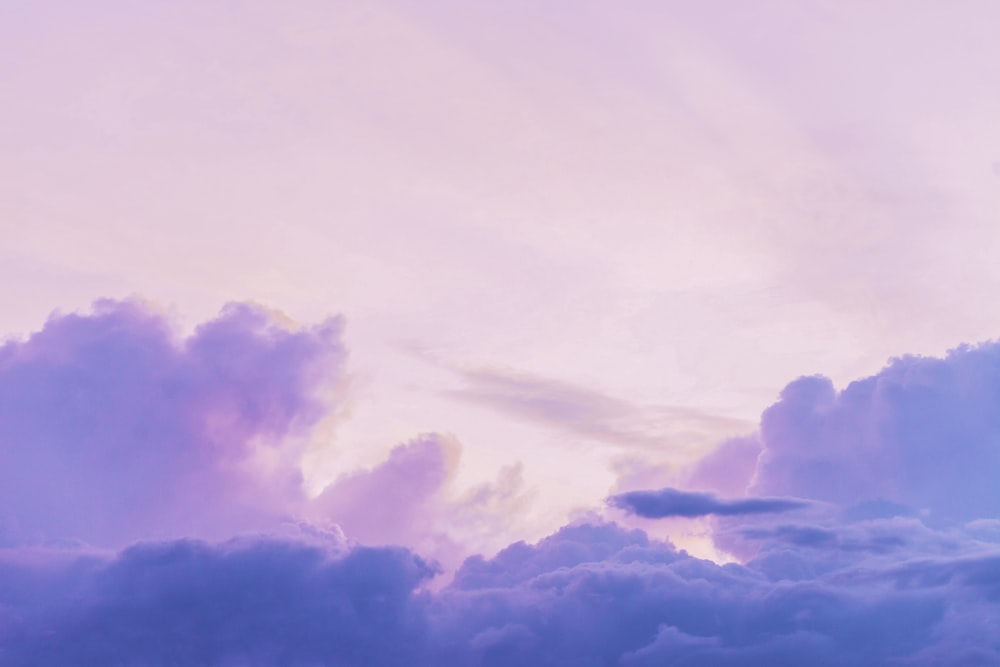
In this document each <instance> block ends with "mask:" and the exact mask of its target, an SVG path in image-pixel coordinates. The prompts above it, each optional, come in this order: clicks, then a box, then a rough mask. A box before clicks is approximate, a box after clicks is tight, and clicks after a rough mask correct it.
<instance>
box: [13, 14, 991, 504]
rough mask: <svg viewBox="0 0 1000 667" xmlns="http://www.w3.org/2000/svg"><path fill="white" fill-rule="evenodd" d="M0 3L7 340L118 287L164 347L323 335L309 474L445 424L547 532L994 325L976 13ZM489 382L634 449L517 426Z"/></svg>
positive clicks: (986, 62)
mask: <svg viewBox="0 0 1000 667" xmlns="http://www.w3.org/2000/svg"><path fill="white" fill-rule="evenodd" d="M0 11H2V13H3V19H2V20H0V49H2V53H0V68H2V69H0V76H2V79H3V81H4V89H5V93H4V99H5V102H4V104H3V105H2V108H0V145H2V146H3V159H2V162H0V188H2V196H0V207H2V209H0V224H2V238H3V244H2V250H0V252H2V255H0V281H2V282H3V284H4V285H5V288H4V290H3V291H2V293H0V311H2V312H3V313H4V318H3V329H4V331H5V332H7V333H8V334H15V335H16V334H24V333H27V332H29V331H32V330H35V329H37V328H38V327H39V326H40V325H41V323H42V322H43V321H44V320H45V318H46V317H47V316H48V315H49V313H50V312H51V311H52V310H53V309H58V310H60V311H75V310H81V309H86V308H87V307H88V306H89V303H90V302H91V301H92V300H94V299H95V298H97V297H127V296H134V295H139V296H141V297H142V298H145V299H148V300H150V301H152V302H154V303H156V304H158V305H159V306H160V307H163V308H166V309H168V310H169V311H170V312H171V313H172V314H173V316H174V317H175V319H176V320H178V321H179V322H180V323H182V325H183V324H184V323H187V326H192V325H193V324H194V323H196V322H199V321H202V320H204V319H207V318H209V317H211V316H213V315H214V314H215V313H216V312H218V309H219V308H220V306H221V305H222V304H223V303H225V302H227V301H230V300H240V301H244V300H253V301H257V302H260V303H263V304H266V305H268V306H269V307H273V308H277V309H280V310H281V311H282V312H284V313H286V314H287V315H288V316H290V317H291V318H293V319H294V320H296V321H299V322H303V323H309V322H315V321H318V320H320V319H323V318H325V317H326V316H328V315H330V314H333V313H342V314H344V315H345V316H346V317H347V320H348V326H347V329H346V334H345V335H346V340H347V343H348V346H349V348H350V350H351V368H352V373H353V376H354V379H355V393H354V395H353V398H352V408H351V412H350V415H349V416H346V417H344V419H343V420H342V423H341V424H340V425H339V427H338V428H337V431H336V435H335V436H333V435H331V442H330V445H331V446H334V447H336V450H335V451H334V450H333V449H331V450H330V451H329V452H328V453H327V454H326V459H331V457H332V458H333V459H336V460H327V461H326V463H324V465H331V466H337V465H340V464H343V465H356V464H359V463H369V464H370V463H373V462H374V461H376V460H378V459H380V458H382V457H383V456H384V454H385V452H386V451H387V450H388V448H389V447H391V446H392V444H393V443H396V442H399V441H402V440H405V439H407V438H409V437H412V436H413V435H415V434H417V433H420V432H424V431H445V432H449V433H452V434H454V435H455V436H456V437H458V438H459V439H461V441H462V442H463V443H465V445H466V452H465V457H464V459H463V461H464V462H463V467H462V474H463V475H465V476H468V478H469V479H470V480H472V479H480V478H485V477H488V476H490V475H492V470H493V469H495V468H496V467H498V466H500V465H505V464H509V463H512V462H513V461H514V460H520V461H522V462H523V463H524V465H525V475H526V477H527V479H529V480H542V479H543V478H544V479H545V480H546V482H551V481H558V482H559V483H560V485H561V487H560V488H562V491H561V492H560V498H555V497H553V498H551V499H549V500H550V501H551V502H552V503H556V504H560V503H561V504H562V505H563V507H562V508H561V510H560V511H562V510H565V509H566V507H567V506H568V505H569V504H572V503H573V502H576V501H578V500H581V499H583V498H585V497H589V496H590V495H592V494H593V492H594V489H595V488H602V487H607V486H608V485H609V484H610V483H611V482H612V481H613V476H612V474H611V473H609V472H608V471H609V469H610V467H613V463H614V461H616V460H618V459H620V458H622V457H625V458H631V457H635V456H640V455H641V456H654V455H655V456H657V457H660V458H662V459H667V460H677V459H687V458H690V456H691V454H692V453H696V452H700V451H703V450H704V448H705V447H706V446H707V445H710V444H712V443H713V442H715V441H716V440H718V439H719V437H720V436H728V435H736V434H740V433H743V432H745V431H747V430H752V428H753V423H754V421H755V420H756V417H757V416H758V415H759V413H760V411H761V410H762V409H763V408H764V407H766V406H767V405H768V404H769V403H770V402H771V401H772V400H773V399H774V397H775V396H776V394H777V391H778V390H779V389H780V388H781V386H783V384H784V383H785V382H786V381H787V380H788V379H789V378H792V377H795V376H797V375H801V374H807V373H814V372H822V373H824V374H826V375H828V376H830V377H832V378H833V379H834V380H835V382H836V383H837V384H839V385H843V384H846V382H847V381H849V380H850V379H852V378H855V377H857V376H859V375H863V374H867V373H872V372H874V371H876V370H878V368H880V367H881V365H882V364H883V363H884V362H885V361H886V360H887V359H888V358H889V357H890V356H893V355H897V354H900V353H904V352H912V353H941V352H943V351H944V350H946V349H948V348H950V347H952V346H954V345H956V344H957V343H959V342H961V341H976V340H982V339H987V338H992V337H994V336H995V335H996V333H997V331H998V330H1000V314H998V313H996V312H994V310H993V309H990V308H984V307H983V304H986V303H990V301H991V300H992V296H993V295H995V294H996V291H997V287H998V283H1000V268H998V266H1000V265H998V264H997V262H996V261H995V257H997V255H998V251H1000V246H998V239H1000V224H998V218H997V215H998V212H1000V126H998V124H997V123H996V121H995V119H996V118H998V117H1000V86H996V85H988V83H987V82H990V81H1000V65H998V63H1000V46H997V40H995V39H993V37H994V28H993V25H992V22H991V21H989V20H985V18H984V17H985V16H988V15H993V14H995V6H994V5H993V3H990V2H981V3H976V2H962V3H957V4H954V5H952V4H950V3H949V4H944V3H912V2H905V3H903V2H880V3H844V2H808V3H801V2H766V3H736V2H705V3H691V2H635V3H629V4H628V5H627V6H624V7H623V6H620V5H612V4H609V3H600V2H585V3H572V4H567V3H557V2H551V3H534V2H505V3H458V2H442V1H438V0H430V1H428V2H420V3H412V2H391V1H390V2H379V3H354V2H310V1H302V2H295V3H270V2H239V3H233V2H201V1H199V2H183V1H182V2H171V3H133V2H112V1H102V2H98V3H72V2H16V1H15V2H5V3H3V5H2V8H0ZM480 372H484V373H488V374H494V375H493V376H489V377H487V376H482V375H471V376H469V375H468V374H469V373H473V374H475V373H480ZM501 376H503V377H501ZM508 376H513V377H516V378H521V379H526V378H527V379H532V380H537V381H538V382H540V383H542V384H541V386H542V389H540V391H542V392H543V393H544V392H545V391H547V390H548V389H553V390H558V389H559V388H560V387H561V386H562V385H564V386H562V388H564V389H567V390H571V389H572V388H573V387H574V386H576V387H579V388H581V389H586V390H587V391H590V392H594V394H595V398H596V397H598V396H600V397H606V398H608V399H609V400H613V401H616V402H618V403H616V405H618V406H619V407H620V409H621V410H623V411H625V412H622V413H621V416H623V418H624V415H625V413H626V412H627V413H629V418H630V420H631V424H630V425H629V427H628V428H629V429H630V430H632V431H636V432H638V433H639V434H640V435H641V436H642V437H641V438H638V439H634V440H633V441H632V442H629V441H628V440H629V438H624V439H623V438H616V437H614V436H615V435H616V434H615V433H610V432H607V433H603V434H602V433H601V432H599V429H596V430H592V431H590V432H589V433H588V432H583V431H581V430H573V429H572V428H570V429H567V428H565V426H566V423H565V421H566V420H565V419H564V417H565V415H562V414H559V410H558V408H556V409H554V410H553V411H552V412H553V414H546V410H545V409H544V408H539V409H538V410H536V411H535V413H534V414H530V415H529V414H520V415H518V414H517V411H516V410H513V409H511V408H512V400H505V396H506V398H508V399H510V398H511V396H513V394H511V392H514V393H515V394H516V393H518V392H523V391H527V390H526V389H523V390H522V389H516V388H515V389H510V388H509V387H508V388H507V389H504V388H503V387H500V388H499V389H497V387H496V386H494V385H493V384H489V382H490V378H492V379H493V380H497V381H501V380H503V379H505V378H506V379H509V377H508ZM484 378H486V379H484ZM477 383H478V384H477ZM483 383H486V384H483ZM547 383H548V384H547ZM552 383H561V385H560V384H552ZM494 384H495V383H494ZM487 385H489V386H487ZM504 392H507V393H506V394H504ZM463 398H466V399H472V400H462V399H463ZM554 400H559V399H558V397H557V398H556V399H554ZM640 413H641V415H642V419H638V418H637V417H638V416H639V415H640ZM678 414H684V415H686V418H685V419H682V420H678V419H676V418H674V419H672V418H671V417H676V415H678ZM609 418H610V417H609ZM609 428H610V427H609ZM654 441H660V442H663V443H664V444H665V445H666V446H665V447H661V448H657V450H658V451H657V452H656V453H655V454H651V453H650V452H649V451H648V450H649V448H645V449H644V450H643V451H642V452H641V454H640V453H639V452H638V451H637V450H638V449H642V448H641V447H638V446H637V443H641V442H654ZM570 452H573V453H574V454H573V455H574V456H577V457H580V458H581V459H582V460H581V461H580V464H579V466H578V467H575V469H573V470H572V471H570V470H567V469H565V467H563V466H557V465H554V464H553V463H554V462H555V461H558V460H560V459H561V458H563V457H565V456H567V455H569V454H570ZM337 461H340V464H338V463H337ZM316 465H317V466H319V465H320V464H319V463H317V464H316ZM317 470H320V468H317ZM317 474H318V475H319V479H320V481H322V480H323V479H325V476H324V474H323V473H319V472H317Z"/></svg>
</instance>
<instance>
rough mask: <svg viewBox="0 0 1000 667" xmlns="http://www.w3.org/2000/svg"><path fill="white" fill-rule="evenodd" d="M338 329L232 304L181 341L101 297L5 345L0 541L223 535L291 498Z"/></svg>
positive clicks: (325, 388)
mask: <svg viewBox="0 0 1000 667" xmlns="http://www.w3.org/2000/svg"><path fill="white" fill-rule="evenodd" d="M341 327H342V323H341V321H340V320H339V319H333V320H330V321H328V322H325V323H323V324H321V325H320V326H318V327H315V328H313V329H308V330H302V331H293V330H289V329H287V328H285V327H284V326H281V325H279V324H278V323H277V322H276V321H275V320H274V319H273V318H272V317H271V316H270V315H269V314H268V313H267V312H265V311H264V310H262V309H260V308H256V307H253V306H247V305H233V306H230V307H228V308H227V309H226V310H225V311H224V312H223V313H222V314H221V315H220V316H219V317H218V318H217V319H215V320H212V321H211V322H208V323H206V324H203V325H202V326H200V327H198V329H197V330H196V331H195V332H194V334H193V335H192V336H191V337H190V338H187V339H183V340H181V339H178V338H177V337H176V336H175V335H174V333H173V332H172V331H171V330H170V328H169V326H168V324H167V322H166V321H165V320H164V319H163V318H162V317H160V316H158V315H157V314H155V313H152V312H150V311H149V310H148V309H147V308H145V307H144V306H142V305H141V304H139V303H134V302H125V303H116V302H102V303H99V304H98V305H97V306H96V309H95V312H94V313H93V314H92V315H87V316H82V315H64V316H57V317H53V318H52V319H51V320H50V321H49V322H48V323H47V324H46V326H45V328H44V329H43V330H41V331H40V332H38V333H36V334H35V335H33V336H31V337H30V338H29V339H27V340H25V341H23V342H18V341H15V342H9V343H7V344H6V345H4V346H3V347H2V348H0V516H2V522H0V530H2V531H3V532H2V533H0V540H2V541H5V542H7V543H16V542H28V543H37V542H42V541H45V540H52V539H79V540H84V541H86V542H89V543H94V544H98V545H105V546H114V545H123V544H125V543H128V542H129V541H131V540H134V539H137V538H144V537H165V536H177V537H180V536H185V535H201V536H209V537H219V536H225V535H229V534H232V532H233V531H235V530H241V529H242V530H246V529H250V528H255V527H257V526H258V524H259V522H260V521H261V516H262V515H264V514H272V513H275V512H278V513H280V512H282V511H286V510H287V509H288V508H287V503H288V502H292V501H294V499H295V498H296V497H297V494H298V493H299V490H298V489H299V472H298V468H297V464H298V452H296V451H294V450H295V446H296V443H297V442H303V441H304V439H305V438H307V437H308V435H309V433H310V430H311V429H312V428H313V427H315V426H316V424H317V423H318V422H319V420H320V419H321V418H322V417H323V416H324V415H326V414H327V413H328V411H329V410H330V409H331V407H332V406H331V405H330V396H329V394H328V392H329V391H330V390H331V389H332V387H333V385H335V384H336V383H337V382H338V380H339V378H340V375H341V371H342V367H343V364H344V360H345V351H344V348H343V346H342V344H341V342H340V331H341ZM283 506H284V507H283Z"/></svg>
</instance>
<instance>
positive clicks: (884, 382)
mask: <svg viewBox="0 0 1000 667" xmlns="http://www.w3.org/2000/svg"><path fill="white" fill-rule="evenodd" d="M761 440H762V443H763V453H762V455H761V457H760V461H759V463H758V467H757V477H756V481H755V483H754V485H753V487H752V489H751V490H752V491H753V493H755V494H774V495H792V496H798V497H805V498H815V499H819V500H826V501H830V502H834V503H840V504H853V503H857V502H861V501H873V500H887V501H892V502H894V503H900V504H903V505H908V506H911V507H913V508H916V509H918V510H923V511H926V512H929V513H930V514H931V515H932V516H933V517H936V518H941V519H950V520H959V521H967V520H970V519H977V518H996V517H997V516H1000V484H997V480H998V479H1000V344H998V343H990V344H984V345H979V346H975V347H972V346H963V347H960V348H958V349H956V350H953V351H952V352H950V353H949V354H948V356H947V357H946V358H944V359H932V358H924V357H903V358H900V359H896V360H894V361H893V362H892V363H891V364H890V365H889V366H888V367H886V368H885V369H884V370H883V371H882V372H881V373H879V374H878V375H876V376H874V377H870V378H866V379H864V380H859V381H857V382H853V383H851V384H850V385H849V386H848V387H847V388H846V389H844V390H843V391H841V392H837V391H835V390H834V388H833V385H832V383H831V382H830V381H829V380H828V379H826V378H823V377H808V378H801V379H799V380H796V381H795V382H792V383H791V384H789V385H788V386H787V387H786V388H785V390H784V391H783V392H782V394H781V399H780V400H779V401H778V402H777V403H776V404H775V405H773V406H771V407H770V408H769V409H768V410H767V411H765V412H764V415H763V417H762V419H761Z"/></svg>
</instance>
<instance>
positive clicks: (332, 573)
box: [0, 538, 434, 667]
mask: <svg viewBox="0 0 1000 667" xmlns="http://www.w3.org/2000/svg"><path fill="white" fill-rule="evenodd" d="M0 563H2V561H0ZM3 565H6V567H3V566H0V590H2V591H4V592H5V593H6V591H8V590H9V589H10V587H12V586H21V584H19V583H18V579H19V578H21V577H24V576H25V575H30V577H31V580H32V581H33V582H34V583H33V587H35V588H50V589H54V592H52V593H50V594H49V598H48V603H47V604H46V605H45V606H44V607H40V608H39V607H32V606H23V605H16V604H15V606H13V609H11V608H10V606H9V605H10V598H9V596H8V597H6V599H4V602H5V603H6V605H7V609H8V614H9V615H10V617H9V618H8V619H6V620H7V622H6V623H4V624H2V628H3V629H2V630H0V633H2V634H0V658H2V660H0V662H3V664H5V665H11V666H12V667H20V666H22V665H25V666H26V665H44V666H49V665H52V666H55V665H60V664H92V665H109V666H111V665H136V664H144V665H167V664H179V665H213V666H214V665H219V666H222V665H235V664H241V665H259V666H261V667H263V666H264V665H316V664H324V665H357V664H366V665H405V664H411V663H408V660H409V658H410V656H411V655H412V654H413V653H414V652H415V651H414V649H415V648H416V649H418V650H417V651H416V652H417V653H420V652H421V651H420V650H419V648H420V646H421V642H422V637H423V634H424V629H423V627H422V623H423V618H422V617H421V615H420V614H419V613H417V610H416V609H414V600H415V598H414V596H413V592H414V590H415V588H416V587H417V586H418V585H419V584H420V583H421V582H422V581H424V580H426V579H427V578H428V577H429V576H431V575H432V574H433V573H434V569H433V567H432V566H430V565H428V564H427V563H425V562H424V561H422V560H421V559H419V558H417V557H416V556H414V555H413V554H411V553H410V552H408V551H406V550H405V549H401V548H364V547H355V548H353V549H350V550H345V549H343V548H341V545H338V544H317V543H312V544H310V543H304V542H298V541H286V540H275V539H266V538H257V539H240V540H232V541H228V542H224V543H221V544H208V543H204V542H198V541H191V540H180V541H171V542H161V543H145V544H139V545H135V546H132V547H130V548H128V549H126V550H124V551H122V552H121V553H120V554H117V555H115V556H113V557H110V558H80V559H78V560H75V561H71V562H69V563H65V564H63V565H62V567H61V568H48V569H47V570H43V571H39V570H40V568H37V567H32V566H30V565H21V566H13V567H11V566H9V565H7V564H5V563H4V564H3ZM70 574H72V576H69V575H70ZM22 587H23V586H22Z"/></svg>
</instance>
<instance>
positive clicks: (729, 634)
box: [0, 524, 1000, 667]
mask: <svg viewBox="0 0 1000 667" xmlns="http://www.w3.org/2000/svg"><path fill="white" fill-rule="evenodd" d="M785 548H786V549H789V550H792V551H794V550H796V549H798V548H799V547H797V546H795V545H794V544H792V545H786V546H785ZM803 548H812V547H811V546H810V547H803ZM997 553H998V552H996V551H993V552H992V553H983V554H981V555H978V556H962V557H936V558H926V559H915V560H911V561H908V562H907V563H904V564H900V563H898V562H885V561H879V560H872V559H871V558H870V557H869V556H866V555H864V554H858V555H857V557H858V558H863V559H867V560H862V561H858V562H856V563H853V564H851V565H848V566H847V567H843V568H839V569H837V570H835V571H833V572H831V573H828V574H826V575H821V576H815V577H811V578H806V579H801V580H794V579H788V578H784V577H778V578H775V577H773V576H771V575H770V574H769V573H768V572H767V570H766V569H760V568H759V567H758V566H757V564H756V563H753V562H751V563H749V564H748V565H746V566H741V565H735V564H730V565H722V566H720V565H716V564H714V563H711V562H709V561H703V560H698V559H695V558H692V557H690V556H689V555H687V554H685V553H684V552H678V551H676V550H675V549H674V548H673V547H672V546H671V545H670V544H667V543H663V542H657V541H654V540H650V539H649V538H647V537H646V536H645V534H644V533H642V532H641V531H635V530H625V529H622V528H620V527H617V526H615V525H613V524H583V525H575V526H569V527H566V528H563V529H562V530H560V531H558V532H557V533H555V534H553V535H551V536H549V537H548V538H546V539H544V540H542V541H541V542H539V543H538V544H535V545H527V544H523V543H522V544H517V545H512V546H511V547H510V548H508V549H506V550H504V551H502V552H501V553H500V554H498V555H497V556H496V557H495V558H492V559H484V558H481V557H480V558H474V559H470V560H469V561H468V562H467V563H466V565H465V566H464V567H463V568H462V569H461V570H460V571H459V573H458V575H457V576H456V578H455V581H454V583H453V584H452V585H451V586H449V587H446V588H445V589H443V590H441V591H439V592H436V593H435V592H428V591H422V590H421V584H422V583H423V582H426V581H427V579H428V577H430V576H432V575H433V573H434V568H433V566H431V565H428V564H427V563H426V562H424V561H422V560H421V559H419V558H417V557H415V556H414V555H412V554H411V553H410V552H408V551H406V550H404V549H399V548H366V547H352V548H347V547H345V546H344V545H343V544H342V543H340V542H336V541H334V542H331V543H321V542H316V541H313V542H303V541H301V540H288V539H285V540H278V539H274V538H252V539H247V538H244V539H240V540H232V541H229V542H225V543H221V544H214V545H213V544H207V543H202V542H196V541H189V540H182V541H174V542H161V543H147V544H140V545H136V546H134V547H131V548H129V549H126V550H124V551H122V552H121V553H120V554H117V555H114V556H110V557H109V556H94V555H89V556H88V555H84V556H80V557H77V558H66V557H63V558H61V559H59V558H57V559H54V561H53V562H51V563H42V564H39V560H38V559H21V560H17V559H14V558H12V557H11V555H10V554H7V555H3V553H2V552H0V600H2V601H3V607H2V610H3V614H4V623H3V624H2V625H0V628H2V629H0V633H2V634H0V660H2V661H3V664H5V665H12V666H13V667H22V666H26V665H34V666H42V667H48V666H49V665H58V664H66V663H72V664H84V663H85V664H107V665H130V664H149V665H165V664H203V665H231V664H247V665H265V664H282V665H289V666H293V667H294V666H298V665H311V664H328V665H354V664H365V665H372V666H373V667H381V666H395V665H403V664H406V665H436V664H448V665H455V666H457V667H465V666H469V667H471V666H473V665H521V664H533V665H548V664H552V665H563V664H606V665H658V664H678V665H733V666H735V665H746V664H769V665H771V664H773V665H797V664H802V663H803V662H808V663H810V664H813V663H815V664H819V665H831V666H832V665H853V664H915V665H930V664H938V663H936V662H935V660H934V658H933V656H938V657H939V656H941V655H945V654H946V652H947V651H952V652H953V653H952V655H953V656H954V657H955V661H956V662H957V664H974V663H972V662H968V661H970V660H972V659H973V658H981V659H985V660H986V662H987V663H989V662H990V661H991V660H993V659H994V658H996V657H1000V652H998V649H1000V642H998V641H997V639H996V635H995V633H980V634H978V635H977V634H974V633H973V634H970V632H969V628H970V627H971V628H973V629H974V630H978V631H981V630H982V629H983V628H984V627H989V626H990V624H995V623H997V622H1000V608H998V607H997V605H996V598H997V596H996V590H997V577H996V576H995V570H996V567H995V566H996V559H997V558H998V555H997ZM34 591H38V592H40V593H41V594H43V595H44V600H45V602H44V604H36V603H34V602H33V601H34V600H35V599H36V598H34V597H33V595H32V594H31V593H32V592H34ZM961 618H968V619H970V622H971V625H970V626H965V627H964V628H963V627H962V626H961V625H959V624H957V623H956V622H955V619H961ZM963 660H965V661H966V662H964V663H963V662H962V661H963Z"/></svg>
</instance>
